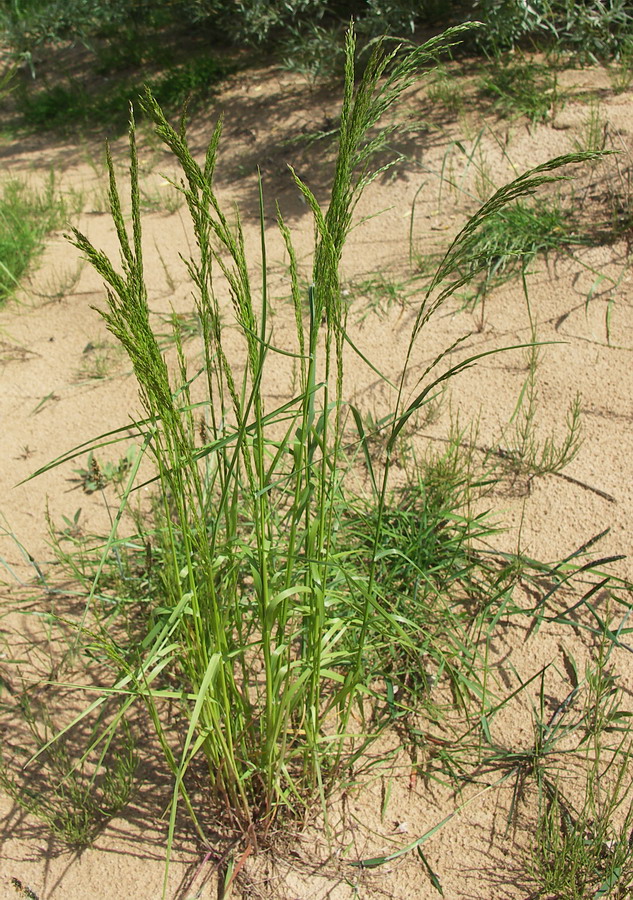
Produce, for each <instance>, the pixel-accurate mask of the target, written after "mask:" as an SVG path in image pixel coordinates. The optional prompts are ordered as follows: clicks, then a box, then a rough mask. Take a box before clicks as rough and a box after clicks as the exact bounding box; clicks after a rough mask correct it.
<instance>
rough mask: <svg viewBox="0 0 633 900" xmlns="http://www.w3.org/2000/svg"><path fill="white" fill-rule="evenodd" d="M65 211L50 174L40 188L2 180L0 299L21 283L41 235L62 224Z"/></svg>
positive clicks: (36, 251) (0, 199)
mask: <svg viewBox="0 0 633 900" xmlns="http://www.w3.org/2000/svg"><path fill="white" fill-rule="evenodd" d="M68 211H69V210H68V207H67V204H66V203H65V202H64V200H63V198H62V197H61V196H60V195H59V193H58V192H57V190H56V187H55V180H54V178H53V177H52V175H51V177H50V178H49V180H48V182H47V184H46V185H45V186H44V187H43V188H42V189H40V190H36V189H34V188H32V187H30V186H29V185H27V184H25V183H24V182H23V181H19V180H17V179H7V180H5V181H4V184H3V185H2V187H1V188H0V303H3V302H5V301H6V300H7V298H8V297H10V296H11V295H12V294H13V293H14V292H15V290H16V289H17V288H18V287H19V286H20V283H21V279H22V278H23V276H24V274H25V272H26V271H27V269H28V267H29V266H30V265H31V263H32V262H33V260H34V259H35V258H36V257H37V255H38V253H39V252H40V251H41V250H42V248H43V246H44V238H45V237H46V235H48V234H49V233H50V232H51V231H54V230H55V229H56V228H60V227H61V226H62V225H63V224H64V222H65V219H66V216H67V214H68Z"/></svg>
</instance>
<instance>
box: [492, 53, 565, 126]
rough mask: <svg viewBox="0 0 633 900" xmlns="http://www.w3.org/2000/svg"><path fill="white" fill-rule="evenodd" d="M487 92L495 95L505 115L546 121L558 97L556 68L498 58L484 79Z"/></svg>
mask: <svg viewBox="0 0 633 900" xmlns="http://www.w3.org/2000/svg"><path fill="white" fill-rule="evenodd" d="M481 90H482V92H483V94H484V95H486V96H489V97H492V98H494V100H495V106H496V107H497V108H498V109H499V112H500V113H501V114H502V115H504V116H510V117H512V116H527V117H528V118H529V119H530V120H531V121H532V122H544V121H546V120H547V119H548V118H549V117H550V114H551V111H552V107H553V106H554V105H555V103H556V101H557V99H558V90H557V78H556V72H555V71H554V70H553V69H552V68H551V67H549V66H547V65H541V64H539V63H536V62H533V61H524V62H515V60H514V59H513V58H501V57H500V58H498V59H497V60H495V62H494V63H493V64H492V65H491V66H490V68H489V69H488V71H487V72H486V74H485V75H484V76H483V77H482V79H481Z"/></svg>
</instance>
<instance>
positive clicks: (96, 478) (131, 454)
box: [75, 446, 138, 494]
mask: <svg viewBox="0 0 633 900" xmlns="http://www.w3.org/2000/svg"><path fill="white" fill-rule="evenodd" d="M137 453H138V451H137V449H136V447H134V446H131V447H130V448H129V450H128V451H127V453H126V454H125V456H122V457H121V458H120V459H119V461H118V462H105V463H99V462H98V461H97V458H96V457H95V455H94V453H92V452H91V453H89V454H88V459H87V462H86V468H85V469H84V468H81V469H75V472H76V473H77V475H78V476H79V481H80V482H81V486H82V488H83V490H84V491H85V492H86V494H93V493H94V492H95V491H100V490H103V488H104V487H105V486H106V485H107V484H121V482H122V481H123V479H124V478H125V476H126V475H127V474H128V473H129V471H130V469H131V468H132V465H133V464H134V461H135V459H136V456H137Z"/></svg>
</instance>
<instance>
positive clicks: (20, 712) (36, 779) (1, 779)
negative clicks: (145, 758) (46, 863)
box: [0, 692, 137, 847]
mask: <svg viewBox="0 0 633 900" xmlns="http://www.w3.org/2000/svg"><path fill="white" fill-rule="evenodd" d="M49 702H50V700H49ZM12 714H13V715H14V716H17V718H18V720H21V721H22V722H23V723H24V724H26V726H27V728H28V734H29V735H30V744H29V743H27V739H26V738H25V739H24V740H21V741H18V742H17V743H16V742H15V737H14V739H13V740H11V739H10V740H8V741H7V742H5V743H4V745H3V748H2V752H1V753H0V787H1V788H2V789H3V791H5V792H6V793H7V794H8V795H9V796H10V797H11V798H12V799H13V800H14V801H15V802H16V803H17V804H18V805H19V806H20V807H21V808H22V809H24V810H25V811H27V812H28V813H30V814H31V815H34V816H36V817H37V818H39V819H41V820H42V821H43V822H45V823H46V825H47V826H48V828H49V829H50V831H51V833H52V834H53V835H55V837H57V838H59V839H60V840H61V841H63V842H64V843H66V844H69V845H71V846H74V847H85V846H87V845H89V844H91V843H92V842H93V841H94V839H95V837H96V835H97V834H98V833H99V831H100V830H101V829H102V828H103V827H104V825H105V824H106V823H107V822H108V820H109V819H111V818H113V817H114V816H115V815H117V813H119V812H120V811H121V809H123V807H124V806H126V804H127V803H128V801H129V799H130V795H131V791H132V784H133V778H134V772H135V769H136V765H137V756H136V751H135V744H134V740H133V738H132V735H131V733H130V731H129V729H128V728H127V726H124V727H123V728H121V729H120V730H119V732H118V734H117V736H116V740H115V741H114V742H107V743H106V745H105V746H101V747H100V748H99V747H95V746H94V745H93V744H92V741H93V739H95V738H96V736H97V732H94V731H93V732H92V734H90V733H88V734H86V733H84V734H82V736H81V743H80V745H79V747H78V746H77V745H76V744H75V743H74V740H76V735H73V734H72V733H71V734H69V733H67V734H66V735H65V736H63V737H62V738H59V739H57V740H54V741H51V738H52V736H53V734H54V730H53V727H52V720H51V716H50V712H49V709H48V704H46V703H42V702H38V703H36V702H34V701H33V700H32V699H31V698H30V697H29V695H28V693H26V692H25V693H24V694H23V695H22V696H21V697H20V701H19V704H17V705H13V710H12ZM27 763H30V765H28V766H26V764H27ZM23 766H26V768H24V769H23V768H22V767H23ZM16 772H19V775H18V774H16Z"/></svg>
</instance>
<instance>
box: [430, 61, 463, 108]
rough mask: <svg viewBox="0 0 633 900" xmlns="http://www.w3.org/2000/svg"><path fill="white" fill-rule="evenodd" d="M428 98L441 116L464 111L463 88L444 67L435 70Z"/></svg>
mask: <svg viewBox="0 0 633 900" xmlns="http://www.w3.org/2000/svg"><path fill="white" fill-rule="evenodd" d="M428 98H429V100H430V101H431V103H433V105H434V106H437V107H438V108H439V110H440V111H441V112H442V113H443V114H446V113H447V112H449V113H452V114H453V115H459V114H460V113H462V112H463V111H464V86H463V84H462V83H460V81H459V80H458V79H457V78H455V77H454V75H452V74H451V72H450V71H449V70H448V69H447V68H446V66H438V67H437V69H436V70H435V74H434V76H433V81H432V82H431V84H430V85H429V90H428Z"/></svg>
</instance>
